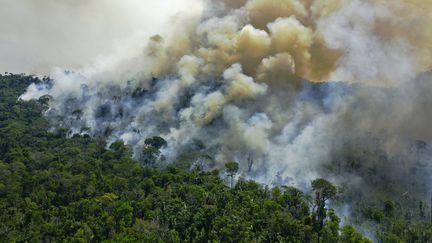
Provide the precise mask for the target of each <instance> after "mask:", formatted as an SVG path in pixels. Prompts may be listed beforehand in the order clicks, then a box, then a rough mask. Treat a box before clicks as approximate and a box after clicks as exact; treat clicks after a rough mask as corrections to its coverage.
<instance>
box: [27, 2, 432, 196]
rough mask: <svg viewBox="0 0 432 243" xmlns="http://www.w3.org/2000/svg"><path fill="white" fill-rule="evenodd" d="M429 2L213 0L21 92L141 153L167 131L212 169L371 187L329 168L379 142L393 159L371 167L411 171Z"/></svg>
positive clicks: (61, 117) (398, 174)
mask: <svg viewBox="0 0 432 243" xmlns="http://www.w3.org/2000/svg"><path fill="white" fill-rule="evenodd" d="M431 10H432V4H431V3H425V1H421V0H396V1H394V0H378V1H372V0H370V1H367V0H366V1H360V0H352V1H348V0H346V1H345V0H325V1H300V0H265V1H264V0H249V1H246V0H237V1H234V0H233V1H230V0H225V1H208V2H206V8H205V9H204V11H203V12H202V13H199V14H198V16H189V17H187V18H182V16H181V15H177V19H176V21H174V23H173V26H172V31H171V33H170V34H162V35H155V36H152V37H151V38H150V39H148V40H147V41H146V42H145V43H146V44H145V46H144V47H143V49H140V50H139V51H137V52H136V53H130V56H128V57H127V58H124V55H122V57H123V58H121V59H116V58H115V57H116V55H114V56H113V58H112V59H113V60H114V61H112V62H110V63H109V65H101V64H100V63H97V64H96V65H93V66H89V67H87V68H82V69H71V70H69V69H68V70H67V71H65V70H64V69H56V70H55V71H53V72H52V73H51V78H52V79H53V81H52V83H50V84H44V85H31V86H30V87H29V88H28V90H27V92H26V93H25V94H23V96H22V97H21V98H23V99H37V98H39V97H41V96H43V95H49V96H50V97H51V101H50V109H49V110H48V111H47V113H46V115H47V117H48V118H49V119H50V121H51V123H52V124H53V126H54V127H66V128H68V129H70V131H71V133H90V134H91V135H94V136H101V135H102V136H106V137H107V140H108V141H109V142H113V141H115V140H118V139H120V140H122V141H124V142H125V143H126V144H129V145H131V146H132V147H133V148H134V157H135V158H137V159H140V157H141V150H142V147H143V145H144V140H145V139H146V138H147V137H150V136H154V135H159V136H162V137H164V138H165V139H166V140H167V141H168V146H167V148H165V149H164V151H163V153H164V154H165V156H166V157H167V160H168V161H173V160H175V158H176V157H177V156H179V155H181V154H183V153H188V152H190V151H195V150H199V151H201V152H203V153H207V154H210V155H211V156H212V157H213V158H214V160H215V161H216V164H215V165H214V168H219V167H222V165H223V163H225V162H226V161H228V160H236V161H238V162H240V167H241V170H242V173H243V175H244V176H245V177H248V178H253V179H256V180H258V181H260V182H263V183H267V184H272V183H273V184H292V185H296V186H300V187H303V188H305V187H307V186H308V184H309V182H310V180H311V179H314V178H316V177H320V176H329V175H332V178H334V179H333V180H334V181H335V182H336V183H338V184H341V185H346V184H350V185H353V184H359V183H361V181H362V180H363V179H362V178H363V176H365V175H364V174H362V173H358V174H356V173H355V172H354V171H350V170H345V169H344V168H345V167H343V165H342V169H340V166H339V169H337V170H336V169H332V170H330V172H329V171H328V170H326V168H329V167H334V166H336V164H335V161H338V160H343V156H344V153H343V151H355V152H358V151H370V150H373V151H379V153H380V154H382V155H383V156H384V157H386V158H388V159H385V162H383V161H377V160H369V158H368V159H367V160H366V159H365V161H361V167H362V168H363V170H362V171H368V170H376V169H383V170H386V171H387V173H389V178H392V179H395V178H408V179H409V178H412V176H410V174H407V173H408V172H407V171H409V170H407V168H410V167H412V166H416V164H417V163H418V158H417V156H414V155H412V151H411V150H410V146H411V145H410V144H411V143H412V142H413V141H416V140H424V141H430V140H431V135H432V134H430V132H428V131H429V129H428V127H429V125H428V122H427V121H429V118H431V115H432V112H431V111H430V109H429V108H427V107H428V104H431V103H432V100H431V99H430V98H429V95H427V92H428V91H430V90H431V88H432V87H431V84H430V77H429V76H428V75H424V76H422V78H417V79H416V77H417V76H418V75H419V74H420V73H422V72H425V71H427V70H428V69H429V68H430V66H431V63H432V53H431V50H432V48H431V43H432V33H431V30H430V28H428V26H430V24H432V16H431V13H432V11H431ZM414 26H415V27H414ZM143 41H144V40H143ZM128 53H129V52H128ZM308 80H309V81H308ZM328 80H334V81H328ZM335 81H338V82H335ZM406 148H408V149H406ZM348 149H349V150H348ZM353 153H354V152H353ZM358 153H360V152H358ZM414 157H416V158H414ZM251 158H252V160H253V165H252V166H250V164H249V162H248V161H250V159H251ZM397 158H404V160H405V161H403V162H401V161H399V160H398V159H397ZM426 167H427V168H430V163H429V164H427V165H426ZM335 170H336V172H337V174H338V175H336V176H335V175H334V174H331V173H335ZM425 171H427V170H425ZM329 173H330V174H329ZM365 173H366V172H365ZM346 174H350V176H349V177H347V176H346ZM429 176H430V174H424V175H418V176H417V178H416V179H415V180H418V181H419V183H420V184H421V183H423V184H424V183H425V182H429V181H430V177H429ZM346 178H349V180H347V179H346ZM401 180H402V179H401ZM401 183H403V182H401ZM406 184H408V183H406ZM426 189H427V188H425V186H423V187H421V189H419V190H420V191H422V192H424V190H426Z"/></svg>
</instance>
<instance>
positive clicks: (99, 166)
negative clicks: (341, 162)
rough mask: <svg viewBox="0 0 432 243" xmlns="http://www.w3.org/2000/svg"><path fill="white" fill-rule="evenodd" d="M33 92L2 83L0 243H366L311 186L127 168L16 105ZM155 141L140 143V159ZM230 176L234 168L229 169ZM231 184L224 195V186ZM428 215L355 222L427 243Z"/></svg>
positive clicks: (102, 148) (101, 145)
mask: <svg viewBox="0 0 432 243" xmlns="http://www.w3.org/2000/svg"><path fill="white" fill-rule="evenodd" d="M33 82H42V81H41V80H39V79H37V78H34V77H31V76H24V75H11V74H9V75H4V76H0V221H1V224H0V241H1V242H101V241H106V242H369V241H370V240H369V239H367V238H366V237H364V236H362V235H361V234H360V233H358V231H357V230H355V229H354V227H352V226H344V225H341V222H340V221H341V220H340V218H339V217H338V215H336V213H335V211H334V210H332V209H330V208H329V207H328V203H327V201H328V200H331V199H336V194H338V193H340V192H338V191H337V188H336V187H335V186H333V185H331V184H330V183H329V182H327V181H326V180H324V179H317V180H314V181H313V182H311V183H312V184H311V186H312V188H313V189H314V193H312V194H311V195H308V194H305V193H304V192H302V191H300V190H298V189H296V188H293V187H289V186H282V187H280V188H279V187H275V188H269V187H267V186H264V185H260V184H258V183H256V182H253V181H246V180H242V179H240V180H239V181H237V182H236V183H233V182H232V176H233V175H234V174H235V173H236V170H237V169H238V167H236V164H235V163H234V162H229V163H227V165H226V168H225V169H224V170H225V171H226V174H228V175H229V176H231V181H229V180H224V179H223V178H222V177H221V176H220V175H221V173H222V172H224V171H218V170H213V171H202V170H200V169H199V168H195V169H193V170H192V169H190V167H188V166H182V165H183V163H178V164H176V163H174V164H172V165H168V166H163V167H160V166H159V167H158V166H157V165H155V164H154V163H147V164H146V165H144V164H142V163H140V162H137V161H135V160H133V159H131V149H130V148H129V147H127V146H125V145H123V143H121V142H115V143H113V144H111V145H110V146H109V147H107V144H106V142H105V141H104V140H103V138H97V137H95V138H93V137H90V136H88V135H83V136H81V135H74V136H73V137H71V138H67V134H66V131H65V130H62V129H59V130H56V131H50V125H49V124H48V121H47V120H46V118H45V117H44V116H43V115H42V113H43V110H44V109H45V108H46V107H45V105H46V104H45V100H44V99H43V98H41V99H39V101H31V102H24V101H19V100H18V97H19V95H20V94H22V93H23V92H24V90H25V88H26V87H27V86H28V85H29V84H30V83H33ZM160 146H163V141H162V140H161V138H158V137H155V138H150V139H149V140H148V146H147V147H146V151H144V152H145V153H148V154H147V155H148V158H150V159H151V158H152V156H154V155H155V154H156V155H157V154H158V150H159V149H160ZM237 166H238V165H237ZM230 184H231V185H230ZM426 210H427V206H426V205H422V204H420V205H419V211H420V212H423V215H422V217H420V219H418V217H416V220H412V219H411V218H409V217H407V216H406V214H405V213H404V211H403V209H402V208H400V207H396V206H395V204H394V203H393V202H391V201H388V202H386V203H385V204H383V205H379V206H373V207H372V206H370V205H362V207H361V208H360V209H359V210H358V211H357V212H358V213H359V214H360V216H358V217H357V219H361V220H363V222H369V224H370V225H373V228H374V229H376V232H372V234H371V236H370V237H376V240H377V241H382V242H430V239H432V227H431V224H430V222H429V217H428V213H427V212H426Z"/></svg>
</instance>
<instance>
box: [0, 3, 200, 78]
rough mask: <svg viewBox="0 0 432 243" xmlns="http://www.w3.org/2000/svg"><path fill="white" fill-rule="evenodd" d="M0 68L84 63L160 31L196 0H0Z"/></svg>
mask: <svg viewBox="0 0 432 243" xmlns="http://www.w3.org/2000/svg"><path fill="white" fill-rule="evenodd" d="M0 6H2V7H1V8H0V33H1V34H0V73H4V72H12V73H32V74H48V73H50V72H51V71H52V69H53V68H54V67H62V68H80V67H85V66H88V65H90V64H92V63H94V62H96V61H98V60H100V59H103V58H104V57H106V56H107V55H109V54H111V53H113V52H119V51H124V50H119V49H125V48H126V47H128V48H135V47H136V48H139V47H142V46H144V45H145V43H143V42H145V40H147V39H148V38H147V37H148V36H151V35H154V34H164V30H167V29H169V28H168V27H169V26H170V25H171V24H172V22H173V21H175V16H176V15H179V13H181V14H182V15H185V14H186V15H187V14H196V13H197V12H199V11H201V10H202V3H201V2H200V1H199V0H159V1H153V0H122V1H115V0H60V1H59V0H18V1H17V0H0Z"/></svg>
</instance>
